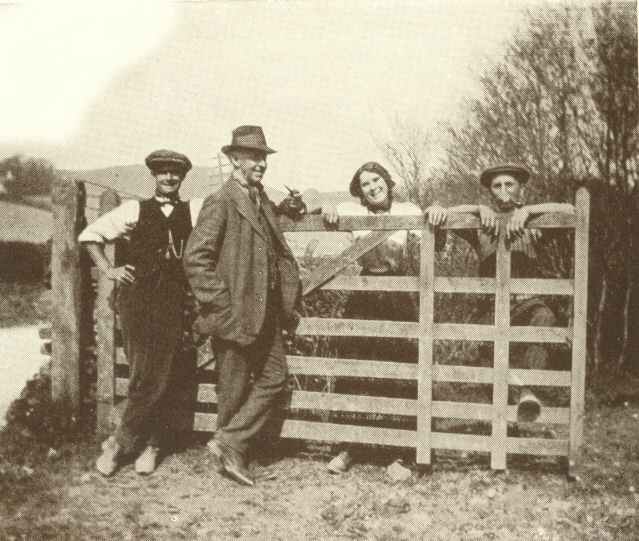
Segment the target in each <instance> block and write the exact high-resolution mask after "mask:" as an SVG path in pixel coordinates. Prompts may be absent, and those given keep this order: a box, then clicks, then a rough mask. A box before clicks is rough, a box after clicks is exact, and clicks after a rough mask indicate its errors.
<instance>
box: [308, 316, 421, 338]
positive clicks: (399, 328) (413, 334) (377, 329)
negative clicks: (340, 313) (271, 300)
mask: <svg viewBox="0 0 639 541" xmlns="http://www.w3.org/2000/svg"><path fill="white" fill-rule="evenodd" d="M296 334H298V335H300V336H302V335H320V336H378V337H385V338H417V336H418V334H419V327H418V324H417V323H409V322H402V321H373V320H367V319H337V318H328V317H303V318H302V319H301V321H300V324H299V327H298V328H297V331H296Z"/></svg>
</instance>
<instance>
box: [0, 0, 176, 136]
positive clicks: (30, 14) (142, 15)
mask: <svg viewBox="0 0 639 541" xmlns="http://www.w3.org/2000/svg"><path fill="white" fill-rule="evenodd" d="M174 11H175V4H174V3H169V2H167V1H157V0H156V1H150V0H137V1H136V2H121V1H120V2H118V1H116V2H79V1H68V0H67V1H56V2H44V1H42V2H28V3H24V4H13V5H4V6H0V14H1V16H0V35H1V36H2V41H3V48H4V50H5V53H4V54H3V55H2V59H1V60H0V104H2V105H1V106H0V113H1V118H2V121H1V122H0V139H5V140H7V139H10V140H13V141H15V140H16V139H23V140H26V139H28V140H34V139H35V140H41V141H46V142H61V141H63V140H64V139H66V138H68V137H69V136H71V135H72V134H73V133H74V131H75V130H76V129H77V128H78V126H79V124H80V122H81V120H82V116H83V113H84V112H85V111H86V109H87V108H88V107H89V105H90V103H91V102H92V101H93V100H94V99H95V98H96V97H97V96H99V95H100V92H101V90H102V89H103V87H104V86H105V85H106V84H107V83H108V82H109V80H110V79H111V78H112V77H113V76H114V75H115V73H116V72H117V71H118V70H119V69H121V68H122V67H123V66H125V65H127V64H129V63H133V62H136V61H139V60H140V59H142V58H143V57H144V56H146V55H148V54H149V53H150V52H151V51H152V50H153V49H154V47H156V46H157V45H158V44H159V43H160V42H161V40H162V38H163V37H164V36H166V35H167V34H168V32H169V30H170V29H171V27H172V23H173V21H174V18H175V17H174ZM9 51H10V53H9V54H7V52H9Z"/></svg>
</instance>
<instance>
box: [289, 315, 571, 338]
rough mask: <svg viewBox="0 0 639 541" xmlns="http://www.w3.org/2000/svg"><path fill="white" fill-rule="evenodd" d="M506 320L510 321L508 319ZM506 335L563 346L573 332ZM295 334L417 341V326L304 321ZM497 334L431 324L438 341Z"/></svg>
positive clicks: (531, 330)
mask: <svg viewBox="0 0 639 541" xmlns="http://www.w3.org/2000/svg"><path fill="white" fill-rule="evenodd" d="M508 317H510V315H509V316H508ZM509 332H510V340H511V341H512V342H554V343H565V342H567V341H569V340H570V338H571V337H572V330H571V329H567V328H564V327H510V331H509ZM297 334H298V335H300V336H302V335H311V336H313V335H319V336H377V337H384V338H419V323H416V322H406V321H377V320H367V319H337V318H323V317H305V318H302V320H301V321H300V325H299V327H298V328H297ZM498 334H499V331H498V330H497V328H496V327H493V326H492V325H475V324H470V323H435V324H433V337H434V338H435V339H437V340H477V341H489V340H494V339H495V338H497V336H498Z"/></svg>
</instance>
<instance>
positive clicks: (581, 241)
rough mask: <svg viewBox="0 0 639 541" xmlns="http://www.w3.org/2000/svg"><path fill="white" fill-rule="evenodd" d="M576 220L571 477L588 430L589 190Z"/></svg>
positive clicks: (579, 197)
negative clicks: (586, 391)
mask: <svg viewBox="0 0 639 541" xmlns="http://www.w3.org/2000/svg"><path fill="white" fill-rule="evenodd" d="M576 219H577V227H576V230H575V272H574V279H575V296H574V309H573V342H572V367H571V370H572V385H571V388H570V452H569V457H568V468H569V472H568V473H569V475H576V474H575V471H576V467H577V461H578V456H579V449H580V447H581V444H582V441H583V430H584V396H585V390H586V329H587V320H588V243H589V240H588V235H589V230H590V194H589V193H588V190H587V189H586V188H585V187H581V188H579V189H578V190H577V194H576Z"/></svg>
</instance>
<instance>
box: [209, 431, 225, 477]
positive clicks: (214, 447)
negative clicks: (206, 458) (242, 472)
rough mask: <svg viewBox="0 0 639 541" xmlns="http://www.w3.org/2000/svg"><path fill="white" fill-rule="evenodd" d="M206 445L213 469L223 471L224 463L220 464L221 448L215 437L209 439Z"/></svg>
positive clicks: (218, 471)
mask: <svg viewBox="0 0 639 541" xmlns="http://www.w3.org/2000/svg"><path fill="white" fill-rule="evenodd" d="M206 446H207V448H208V450H209V451H210V453H211V458H212V460H211V462H212V464H213V468H214V469H215V471H216V472H217V473H222V472H224V464H222V449H220V446H219V445H218V443H217V441H216V440H215V439H210V440H209V441H208V442H207V444H206Z"/></svg>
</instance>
